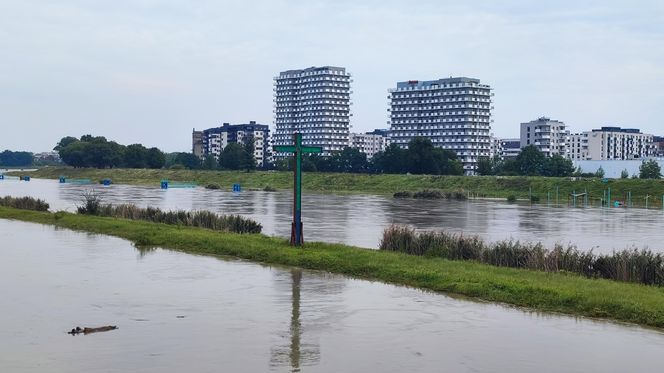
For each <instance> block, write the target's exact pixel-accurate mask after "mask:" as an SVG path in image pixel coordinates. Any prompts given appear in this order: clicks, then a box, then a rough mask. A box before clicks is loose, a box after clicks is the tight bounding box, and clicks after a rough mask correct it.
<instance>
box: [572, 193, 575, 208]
mask: <svg viewBox="0 0 664 373" xmlns="http://www.w3.org/2000/svg"><path fill="white" fill-rule="evenodd" d="M572 198H574V207H576V190H573V191H572Z"/></svg>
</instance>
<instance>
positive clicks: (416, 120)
mask: <svg viewBox="0 0 664 373" xmlns="http://www.w3.org/2000/svg"><path fill="white" fill-rule="evenodd" d="M492 95H493V93H492V92H491V87H490V86H488V85H486V84H481V83H480V80H479V79H472V78H463V77H462V78H446V79H438V80H429V81H418V80H409V81H405V82H398V83H397V87H396V88H394V89H390V90H389V96H388V99H389V100H390V108H389V109H388V111H389V112H390V115H389V116H390V120H389V121H388V123H389V124H390V135H391V142H392V143H394V144H397V145H399V146H400V147H402V148H406V147H408V142H409V141H410V140H411V139H412V138H414V137H426V138H428V139H430V140H431V142H432V143H433V145H434V146H436V147H439V148H443V149H449V150H451V151H453V152H455V153H456V154H457V156H458V157H459V160H460V161H461V162H462V163H463V168H464V171H465V173H466V174H468V175H474V174H475V169H476V167H477V161H478V159H479V158H480V157H489V156H490V155H491V135H490V132H491V110H492V109H493V107H492V106H491V97H492Z"/></svg>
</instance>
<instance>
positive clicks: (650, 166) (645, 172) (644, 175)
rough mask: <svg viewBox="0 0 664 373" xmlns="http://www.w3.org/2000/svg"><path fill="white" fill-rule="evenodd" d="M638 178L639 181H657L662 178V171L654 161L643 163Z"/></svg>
mask: <svg viewBox="0 0 664 373" xmlns="http://www.w3.org/2000/svg"><path fill="white" fill-rule="evenodd" d="M639 177H640V178H641V179H659V178H661V177H662V169H661V168H660V166H659V163H657V161H656V160H654V159H651V160H649V161H643V163H641V166H640V167H639Z"/></svg>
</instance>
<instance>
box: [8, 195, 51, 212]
mask: <svg viewBox="0 0 664 373" xmlns="http://www.w3.org/2000/svg"><path fill="white" fill-rule="evenodd" d="M0 206H5V207H12V208H15V209H21V210H33V211H48V208H49V204H48V203H46V201H44V200H41V199H38V198H32V197H11V196H5V197H0Z"/></svg>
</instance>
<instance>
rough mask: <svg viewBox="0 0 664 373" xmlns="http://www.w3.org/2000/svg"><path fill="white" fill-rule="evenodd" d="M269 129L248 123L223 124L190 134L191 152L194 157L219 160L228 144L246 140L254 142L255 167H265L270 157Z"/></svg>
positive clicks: (262, 125)
mask: <svg viewBox="0 0 664 373" xmlns="http://www.w3.org/2000/svg"><path fill="white" fill-rule="evenodd" d="M269 137H270V127H269V126H267V125H265V124H257V123H256V122H255V121H250V122H249V123H246V124H229V123H224V124H223V125H222V126H221V127H215V128H208V129H206V130H203V131H196V130H194V131H193V133H192V150H193V153H194V155H196V156H197V157H199V158H201V159H204V158H205V157H206V156H208V155H212V156H214V157H215V159H216V160H217V161H218V160H219V155H221V152H222V151H223V150H224V148H225V147H226V145H228V144H230V143H238V144H244V143H245V142H246V141H247V140H253V142H254V158H255V159H256V165H257V166H259V167H263V166H265V165H266V164H267V163H268V162H269V160H270V156H271V150H270V144H269Z"/></svg>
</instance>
